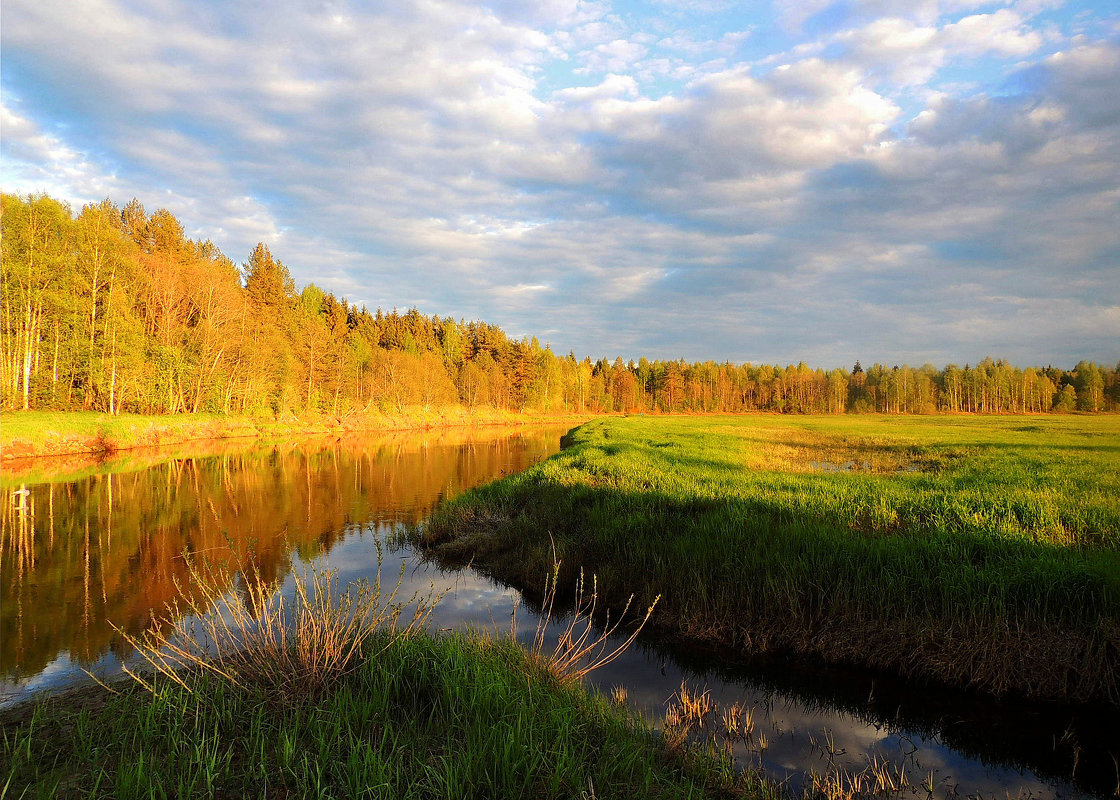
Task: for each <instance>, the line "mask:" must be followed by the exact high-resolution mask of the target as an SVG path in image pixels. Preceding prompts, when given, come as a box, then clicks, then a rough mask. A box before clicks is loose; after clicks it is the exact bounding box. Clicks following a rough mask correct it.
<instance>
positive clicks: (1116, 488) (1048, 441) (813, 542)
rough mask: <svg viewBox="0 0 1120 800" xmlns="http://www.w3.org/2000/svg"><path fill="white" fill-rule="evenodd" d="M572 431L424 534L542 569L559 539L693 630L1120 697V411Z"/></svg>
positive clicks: (980, 684) (1046, 689)
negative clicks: (550, 451) (555, 449)
mask: <svg viewBox="0 0 1120 800" xmlns="http://www.w3.org/2000/svg"><path fill="white" fill-rule="evenodd" d="M569 440H570V441H569V444H570V447H568V448H567V449H566V450H564V451H563V452H561V453H559V454H558V455H556V456H554V457H553V458H551V459H549V460H548V461H546V462H544V463H542V464H539V465H537V466H535V467H533V468H531V469H529V470H528V471H526V472H524V473H521V474H518V475H514V476H511V477H508V478H506V479H503V480H501V481H498V482H496V483H493V484H490V485H488V486H485V487H482V488H480V489H477V490H474V491H472V492H470V493H467V494H466V495H464V496H462V497H460V498H458V499H457V500H455V501H453V502H451V503H450V504H447V505H445V506H443V507H442V508H441V509H439V510H438V511H437V512H436V514H435V515H434V516H433V517H432V518H431V520H429V522H428V523H426V524H425V525H423V526H422V527H420V528H418V529H416V530H415V531H414V532H413V538H414V539H416V541H417V542H418V543H420V544H422V545H423V546H424V547H426V548H428V549H429V550H430V551H432V552H433V553H435V554H436V555H437V556H439V557H440V558H443V559H446V560H449V561H464V560H467V559H474V563H475V565H476V566H482V567H484V568H485V569H487V570H488V571H490V572H491V573H493V574H495V575H496V576H498V577H500V578H503V579H505V580H509V581H512V582H514V583H516V584H518V585H520V586H522V587H523V588H531V587H532V586H534V585H536V584H537V582H538V581H539V576H540V574H541V571H542V569H545V568H546V565H547V564H549V563H551V561H550V559H551V552H552V547H555V549H556V552H557V553H558V555H559V558H560V559H562V560H563V561H564V563H565V564H566V565H570V569H572V570H574V569H577V568H578V567H580V566H582V567H584V568H586V569H587V570H589V571H594V572H595V573H597V575H598V579H599V588H600V591H601V593H602V594H603V596H604V598H605V599H606V600H607V601H608V602H609V603H610V604H613V605H615V606H621V604H622V603H623V602H624V601H625V600H626V597H627V596H628V595H629V594H630V593H631V592H634V593H636V601H635V602H636V603H637V604H638V605H639V606H641V607H645V606H646V605H648V604H649V603H650V602H651V601H652V600H653V598H654V597H655V596H656V595H658V594H660V595H661V601H660V603H659V604H658V606H657V609H656V611H655V613H654V617H653V619H652V623H653V624H654V625H655V626H657V627H658V628H659V629H660V630H661V631H662V632H663V633H664V634H667V635H669V636H672V637H676V638H681V639H686V640H692V641H704V642H708V643H716V644H719V645H721V646H724V647H728V648H732V649H735V650H739V651H744V652H748V651H760V650H784V651H793V652H800V653H813V654H817V655H819V656H823V657H825V658H827V659H831V660H837V661H843V662H849V663H856V664H863V665H868V666H872V667H876V668H882V669H887V670H891V671H895V672H898V673H901V674H904V675H910V676H917V677H921V678H927V679H933V680H937V681H939V682H942V683H946V684H950V685H957V686H971V687H976V688H979V689H982V690H984V691H989V692H995V693H1003V692H1014V693H1018V694H1022V695H1027V696H1032V697H1039V698H1049V699H1058V700H1098V701H1104V702H1107V703H1111V704H1114V705H1115V704H1118V703H1120V419H1118V418H1116V417H1111V416H1109V417H1085V416H1077V417H1064V418H1024V417H999V418H963V417H937V418H920V417H907V418H897V417H844V418H835V417H797V418H785V417H702V418H696V417H691V418H681V417H674V418H656V417H629V418H625V419H602V420H596V421H593V422H591V423H588V424H586V425H584V426H583V427H581V428H579V429H577V430H576V431H575V432H573V433H572V434H570V436H569ZM542 565H543V566H542ZM573 574H574V573H572V572H569V573H567V574H565V575H563V576H561V580H563V581H565V582H567V581H569V580H571V579H572V577H573Z"/></svg>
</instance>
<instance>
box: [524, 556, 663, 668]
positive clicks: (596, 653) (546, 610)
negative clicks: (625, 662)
mask: <svg viewBox="0 0 1120 800" xmlns="http://www.w3.org/2000/svg"><path fill="white" fill-rule="evenodd" d="M559 577H560V561H559V560H558V559H557V558H556V548H555V546H553V550H552V572H551V574H550V575H549V576H548V577H546V579H545V590H544V601H543V603H542V604H541V608H542V611H543V613H542V614H541V618H540V621H539V622H538V623H537V631H536V635H535V636H534V637H533V645H532V647H531V648H530V651H529V653H530V655H531V656H532V658H533V659H534V660H535V661H537V662H538V663H540V664H542V665H543V666H544V667H545V668H546V669H548V671H549V672H551V673H552V674H553V675H555V676H556V677H557V678H559V679H560V681H561V682H563V683H578V682H579V681H582V680H583V678H584V677H586V676H587V675H588V674H590V673H591V672H594V671H595V670H597V669H599V668H600V667H603V666H606V665H607V664H610V663H611V662H613V661H614V660H616V659H617V658H618V657H619V656H621V655H622V654H623V653H624V652H626V650H627V648H629V647H630V645H632V644H633V643H634V640H635V639H637V638H638V634H640V633H641V632H642V628H643V627H645V624H646V623H647V622H648V621H649V618H650V616H651V615H652V614H653V609H654V608H655V607H656V606H657V603H658V601H659V600H660V599H661V595H658V596H657V597H655V598H654V599H653V602H652V603H650V605H649V608H647V609H646V613H645V616H644V617H643V618H642V620H641V622H639V623H638V624H637V625H636V626H635V627H634V630H633V631H632V632H631V633H630V636H628V637H627V638H626V640H625V641H623V642H622V643H621V644H619V645H617V646H616V647H614V649H610V638H611V637H612V636H614V635H615V633H617V632H618V630H619V627H620V626H621V625H622V621H623V620H624V619H625V618H626V613H627V612H628V611H629V610H630V604H631V602H632V601H633V600H634V595H630V597H629V598H628V599H627V600H626V603H625V605H624V606H623V607H622V612H621V613H620V614H619V615H618V619H617V620H615V622H614V624H611V618H610V611H609V610H608V611H607V613H606V619H605V622H604V625H603V629H602V632H601V633H599V635H598V636H593V635H592V633H593V628H594V618H595V607H596V604H597V603H598V599H599V584H598V581H597V579H596V578H595V576H594V575H593V576H592V577H591V596H590V597H586V596H585V595H584V576H583V570H582V569H581V570H580V571H579V579H578V580H577V581H576V591H575V607H574V608H573V610H572V617H571V619H570V620H569V621H568V624H567V626H566V627H565V629H564V630H563V631H562V632H561V634H560V637H559V639H558V640H557V642H556V645H555V646H554V647H553V648H552V652H550V653H545V638H546V636H545V633H546V630H547V628H548V624H549V622H551V621H552V613H553V607H554V605H555V603H556V587H557V583H558V581H559Z"/></svg>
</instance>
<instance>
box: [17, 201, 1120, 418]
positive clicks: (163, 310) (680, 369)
mask: <svg viewBox="0 0 1120 800" xmlns="http://www.w3.org/2000/svg"><path fill="white" fill-rule="evenodd" d="M2 215H3V216H2V236H3V239H2V271H3V274H2V278H3V280H2V283H0V291H2V302H3V308H2V310H0V313H2V317H3V319H2V331H0V405H2V407H3V408H4V409H7V410H13V409H59V410H71V409H93V410H99V411H107V412H110V413H117V412H120V411H131V412H140V413H176V412H196V411H209V412H222V413H247V414H258V413H266V412H272V413H276V414H287V413H299V412H304V411H318V412H322V413H329V414H334V415H344V414H348V413H353V412H363V411H364V412H368V411H374V410H376V411H381V412H390V413H403V412H404V411H405V409H406V408H410V407H417V406H423V407H426V408H428V409H431V408H433V407H436V408H438V407H442V406H448V405H455V404H461V405H464V406H468V407H477V406H492V407H497V408H503V409H514V410H534V411H544V412H550V411H555V412H565V411H566V412H604V411H653V410H659V411H666V412H668V411H728V412H736V411H781V412H826V413H840V412H844V411H856V412H859V411H880V412H889V413H927V412H937V411H952V412H972V413H1003V412H1021V413H1022V412H1026V413H1031V412H1049V411H1074V410H1084V411H1102V410H1117V409H1118V408H1120V377H1118V372H1120V365H1118V368H1117V369H1113V368H1109V367H1100V366H1098V365H1096V364H1093V363H1090V362H1085V361H1083V362H1081V363H1079V364H1078V365H1077V366H1076V367H1074V369H1072V370H1062V369H1057V368H1054V367H1045V368H1037V367H1028V368H1026V369H1021V368H1019V367H1014V366H1011V365H1009V364H1006V363H1005V362H1003V361H992V360H991V359H985V360H984V361H982V362H980V363H979V364H976V365H973V366H969V365H965V366H964V367H959V366H956V365H949V366H947V367H945V368H943V369H937V368H935V367H933V366H932V365H929V364H927V365H925V366H922V367H919V368H913V367H910V366H884V365H882V364H875V365H874V366H871V367H869V368H867V369H864V368H863V367H862V366H861V365H860V364H859V362H858V361H857V362H856V364H855V366H854V367H853V368H852V369H851V370H847V369H832V370H827V371H826V370H823V369H812V368H810V367H808V366H806V365H805V364H804V363H802V364H797V365H789V366H786V367H781V366H777V365H773V366H771V365H761V366H753V365H751V364H742V365H736V364H731V363H715V362H712V361H705V362H699V363H693V364H690V363H687V362H685V361H683V360H681V361H647V360H646V359H645V358H643V359H641V360H640V361H638V362H637V363H635V362H633V361H631V362H629V363H624V362H623V360H622V359H621V358H616V359H615V360H614V361H613V362H611V361H609V360H607V359H601V360H599V361H597V362H592V361H591V360H590V359H589V358H583V359H582V360H581V359H578V358H576V356H575V355H574V354H571V353H569V354H568V355H566V356H557V355H556V354H554V353H553V352H552V351H551V350H550V349H549V347H548V346H547V345H546V346H544V347H541V346H540V344H539V343H538V342H537V340H536V339H535V338H533V339H521V340H515V339H511V338H510V337H508V336H507V335H506V334H505V333H504V332H503V331H502V330H501V329H500V328H499V327H497V326H496V325H491V324H488V323H485V322H477V321H476V322H464V321H462V320H460V321H458V322H457V321H455V320H454V319H453V318H451V317H443V318H441V317H438V316H431V317H428V316H425V315H423V314H421V313H420V312H419V311H417V310H416V309H410V310H408V311H407V312H405V313H403V314H402V313H398V312H397V311H396V310H393V311H392V312H389V313H385V312H383V311H382V310H381V309H378V310H377V311H375V312H370V311H369V310H367V309H366V308H364V307H361V308H359V307H356V306H353V305H350V304H348V303H347V302H346V300H345V299H339V298H337V297H335V296H334V295H333V294H331V293H329V292H324V291H323V290H322V289H320V288H318V287H316V286H315V285H313V284H311V285H308V286H306V287H304V288H303V290H302V291H297V289H296V286H295V284H294V283H293V281H292V278H291V275H290V274H289V272H288V269H287V268H286V267H285V266H284V264H283V263H282V262H280V261H279V260H278V259H276V258H275V257H274V256H273V255H272V253H270V252H269V249H268V247H266V246H265V245H263V244H258V245H257V246H256V247H255V248H254V249H253V252H252V253H250V254H249V258H248V261H246V262H245V263H244V264H243V265H241V266H240V267H238V265H237V264H235V263H234V262H233V261H232V260H230V259H229V258H227V257H226V256H225V255H223V254H222V252H221V251H220V250H219V249H218V248H217V247H216V246H215V245H214V244H213V243H212V242H210V241H192V240H190V239H187V238H186V236H185V235H184V232H183V227H182V225H181V224H180V223H179V221H178V220H177V219H176V218H175V217H174V215H172V214H171V213H170V212H168V211H166V210H164V209H160V210H158V211H155V212H154V213H152V214H150V215H149V214H148V213H147V212H146V211H145V210H144V207H143V206H142V205H141V204H140V203H139V202H137V201H136V200H133V201H131V202H130V203H128V204H127V205H126V206H124V207H123V208H119V207H117V206H116V205H114V204H113V203H112V202H110V201H108V200H106V201H104V202H102V203H100V204H90V205H87V206H85V207H84V208H83V209H82V210H81V212H80V213H79V214H78V215H77V216H76V217H75V216H74V215H73V214H72V212H71V210H70V208H69V207H68V206H66V205H65V204H63V203H60V202H59V201H57V200H54V199H52V198H50V197H47V196H43V195H39V196H30V197H19V196H15V195H7V194H5V195H3V197H2Z"/></svg>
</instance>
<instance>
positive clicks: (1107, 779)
mask: <svg viewBox="0 0 1120 800" xmlns="http://www.w3.org/2000/svg"><path fill="white" fill-rule="evenodd" d="M563 432H564V430H563V429H560V428H555V427H553V428H548V427H544V428H518V429H503V428H480V429H474V430H471V429H449V430H442V431H432V432H423V433H407V434H395V435H385V436H359V435H349V436H346V437H345V438H335V437H331V438H308V439H302V440H296V441H277V442H271V443H262V442H254V441H244V440H242V441H235V440H227V441H225V442H215V443H205V444H193V445H188V446H182V447H180V448H179V449H178V450H176V451H171V452H168V451H129V452H128V453H125V454H122V455H121V456H120V457H119V458H117V459H115V460H113V461H111V462H106V463H102V464H83V463H79V462H50V461H40V462H38V463H36V464H33V465H31V466H32V468H33V469H32V470H31V471H27V470H24V471H22V472H20V473H18V474H17V473H16V472H14V471H13V468H12V467H10V466H6V467H5V474H4V476H3V481H2V484H0V485H2V487H3V492H4V495H5V499H4V512H3V516H2V521H0V526H2V527H0V705H10V704H12V703H17V702H20V701H21V700H23V699H25V698H27V697H28V696H29V695H30V694H32V693H33V692H36V691H41V690H58V689H59V688H61V687H65V686H69V685H73V684H76V683H81V682H84V681H88V680H89V678H88V676H87V673H92V674H94V675H97V676H98V677H100V678H102V679H110V678H112V677H114V676H115V675H118V674H119V673H120V671H121V667H122V664H128V663H130V661H131V660H133V659H134V658H135V655H134V654H133V653H131V652H130V651H129V648H128V647H127V645H126V643H125V641H124V638H123V637H122V636H121V635H120V634H119V632H118V631H119V630H123V631H126V632H128V633H129V634H131V635H138V634H139V633H141V632H142V631H143V630H144V629H145V628H146V627H147V626H148V625H150V624H151V617H152V614H153V613H155V614H157V615H158V614H160V613H161V612H162V611H163V610H164V608H165V606H166V604H167V603H168V601H170V600H171V599H172V598H173V597H174V595H175V592H176V588H175V587H176V583H179V584H183V585H187V586H188V590H189V581H188V569H187V562H186V560H185V558H184V556H185V554H191V556H192V557H193V558H195V559H211V560H213V561H214V562H215V563H221V564H228V565H229V568H230V569H235V568H236V566H237V565H238V564H245V563H246V562H247V560H248V559H249V558H252V559H253V560H254V561H255V563H256V565H257V569H258V570H259V572H260V575H261V576H262V578H263V579H264V580H267V581H269V582H270V583H271V584H273V585H275V586H276V587H277V590H278V591H284V590H285V587H288V588H290V586H291V583H292V580H293V575H294V574H298V573H299V572H301V571H302V570H304V569H306V568H308V566H311V565H314V566H315V568H320V569H330V570H335V571H337V574H338V577H339V578H340V580H341V581H342V582H343V583H346V582H349V581H355V580H359V579H363V578H365V579H370V578H372V577H374V575H375V574H376V573H377V571H378V570H381V571H382V573H383V574H384V578H383V580H384V581H385V582H387V583H388V584H389V585H392V584H393V583H394V582H395V581H396V579H397V576H398V574H400V572H401V569H402V564H403V569H404V572H403V576H404V577H403V584H402V587H401V592H402V593H404V594H405V596H408V595H411V593H412V592H414V591H417V592H421V593H427V592H429V591H430V590H432V589H433V588H434V589H435V590H436V591H438V592H445V593H446V594H445V596H444V598H443V600H442V601H441V602H440V604H439V606H438V607H437V609H436V612H435V614H434V616H433V619H432V623H431V624H432V627H433V629H435V630H443V629H457V628H464V627H467V626H475V627H484V628H488V629H497V630H498V631H499V632H508V631H510V630H511V621H512V620H513V619H514V610H515V608H517V613H516V624H517V629H518V631H519V632H518V634H517V635H518V636H519V637H520V638H522V639H528V638H530V637H531V636H532V635H533V632H534V631H535V630H536V626H537V623H538V621H539V618H538V617H537V616H536V615H535V614H534V613H533V611H532V610H531V609H530V608H528V605H529V604H527V603H524V602H522V601H521V600H520V597H519V594H518V592H517V591H516V590H515V589H513V588H511V587H506V586H502V585H499V584H497V583H495V582H494V581H492V580H490V579H488V578H486V577H485V576H483V575H481V574H479V573H477V572H475V571H473V570H471V569H469V568H468V569H464V570H459V571H451V570H445V569H442V568H440V567H439V566H438V565H435V564H433V563H430V562H427V561H425V560H424V559H423V558H421V557H420V556H419V555H418V554H417V553H415V552H413V551H412V550H411V549H409V548H408V547H407V546H401V545H400V544H399V543H395V544H393V543H391V542H393V541H394V538H395V537H393V536H392V534H393V533H395V532H398V531H399V530H400V528H401V526H403V525H405V524H408V523H415V522H420V521H422V520H423V519H424V518H425V516H426V515H427V514H428V513H429V512H430V511H431V509H432V508H433V507H434V506H435V505H436V504H437V503H439V502H440V501H441V500H443V499H445V498H449V497H453V496H455V495H456V494H458V493H460V492H462V491H464V490H465V489H468V488H470V487H472V486H476V485H478V484H480V483H484V482H487V481H490V480H493V479H495V478H499V477H501V476H502V475H504V474H509V473H511V472H514V471H518V470H522V469H525V468H527V467H528V466H530V465H531V464H533V463H535V462H537V461H539V460H541V459H543V458H547V457H548V456H549V455H551V454H552V453H554V452H556V451H557V450H558V449H559V447H560V436H561V435H562V434H563ZM379 545H380V546H379ZM379 553H380V554H381V555H380V557H379ZM587 567H588V569H589V571H593V568H594V565H587ZM544 572H545V570H544V568H543V567H542V576H541V577H542V584H543V581H544ZM555 629H556V624H553V625H551V626H550V631H552V632H553V634H554V632H555ZM588 682H589V683H590V684H592V685H593V686H595V687H597V688H599V689H600V690H602V691H604V692H612V691H617V690H618V688H619V687H621V688H622V689H623V690H624V692H625V696H626V702H628V703H629V704H630V705H632V706H634V707H636V708H637V709H639V710H640V711H641V713H643V714H644V715H646V716H647V717H648V718H649V719H651V720H654V721H659V720H661V719H662V718H663V717H664V715H665V712H666V704H667V702H670V701H671V699H672V698H673V697H674V696H675V695H678V694H679V692H680V691H681V687H682V685H683V686H685V687H686V688H687V690H688V691H690V692H693V693H696V694H699V693H702V692H704V691H705V690H707V691H709V692H710V697H711V699H712V700H713V702H714V703H715V704H717V706H718V708H717V710H716V711H714V712H713V713H712V715H711V716H710V719H711V720H712V721H713V723H714V721H715V720H717V719H718V718H719V715H720V714H721V712H722V711H726V709H728V708H731V707H733V706H738V707H739V708H740V709H742V710H743V712H744V714H745V715H748V716H749V718H750V719H752V720H753V728H752V735H751V737H750V738H749V739H747V740H746V741H740V742H738V743H736V744H735V745H733V746H734V748H735V754H736V757H737V758H738V759H739V761H740V763H741V764H742V765H744V766H749V767H761V768H762V769H764V770H765V771H766V772H768V773H769V774H771V775H773V776H775V777H777V778H779V779H781V780H784V781H787V782H788V785H789V786H790V787H791V789H793V790H795V791H796V790H798V789H800V788H801V787H802V786H804V785H805V784H806V782H807V781H808V777H807V776H808V775H809V774H810V773H811V772H816V773H818V774H824V773H827V772H828V771H829V770H831V769H834V768H837V767H839V768H842V769H843V770H845V771H846V772H847V773H849V774H852V773H861V772H862V773H864V774H865V775H866V776H867V779H869V780H871V779H873V778H872V776H871V773H872V772H876V773H878V775H879V776H880V777H881V778H882V779H884V780H890V779H892V777H893V778H896V777H897V775H898V773H899V772H900V771H902V772H905V773H906V775H907V780H908V782H909V784H910V787H909V788H907V789H904V790H902V791H900V792H899V793H898V795H899V796H918V797H926V796H927V795H930V794H932V795H933V796H947V797H953V796H960V797H965V796H970V795H972V796H976V795H982V796H985V797H990V796H999V797H1003V796H1005V795H1007V794H1009V795H1011V796H1017V795H1024V796H1026V795H1029V796H1031V797H1035V798H1046V797H1083V796H1097V797H1108V796H1113V793H1114V792H1115V791H1116V788H1117V769H1120V767H1117V765H1116V762H1115V761H1114V760H1113V758H1112V754H1114V753H1117V752H1120V737H1118V736H1117V734H1116V730H1120V719H1118V715H1117V714H1116V713H1115V712H1114V711H1109V710H1100V709H1092V708H1085V707H1066V706H1047V705H1045V704H1037V703H1036V704H1024V703H1021V702H1014V701H1002V702H1001V701H996V700H993V699H991V698H986V697H983V696H976V695H970V694H967V693H962V692H953V691H947V690H938V689H935V688H931V687H917V686H914V685H911V684H908V683H907V682H904V681H899V680H892V679H891V678H890V677H889V676H883V675H875V674H872V673H868V672H865V671H860V670H850V669H837V668H828V667H824V666H822V665H819V664H814V663H811V662H807V661H804V660H792V659H784V660H783V659H773V658H771V659H758V660H757V661H755V662H754V663H749V664H745V663H742V662H733V661H732V660H731V659H729V658H727V657H726V656H725V655H723V654H720V653H712V652H707V653H698V652H693V651H684V650H680V649H679V648H678V649H674V648H671V647H668V646H664V645H662V644H659V643H657V642H653V641H647V640H640V641H639V643H638V644H636V645H634V646H633V647H631V648H630V650H628V651H627V652H626V653H625V655H624V656H623V657H622V658H620V659H619V660H618V661H616V662H614V663H613V664H610V665H608V666H606V667H604V668H602V669H600V670H598V671H596V672H595V673H593V674H592V675H591V676H590V677H589V678H588ZM718 727H719V725H718V724H713V725H712V728H713V729H715V728H718ZM870 765H874V766H873V768H872V766H870ZM923 787H924V788H923Z"/></svg>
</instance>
